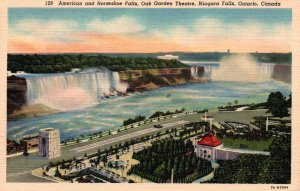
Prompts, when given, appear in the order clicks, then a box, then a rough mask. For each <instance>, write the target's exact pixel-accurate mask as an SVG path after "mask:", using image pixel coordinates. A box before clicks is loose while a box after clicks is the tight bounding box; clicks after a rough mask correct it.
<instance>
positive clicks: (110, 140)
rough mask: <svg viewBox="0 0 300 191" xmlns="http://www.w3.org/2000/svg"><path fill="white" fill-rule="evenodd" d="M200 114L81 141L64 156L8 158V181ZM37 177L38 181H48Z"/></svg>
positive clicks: (64, 151) (66, 149)
mask: <svg viewBox="0 0 300 191" xmlns="http://www.w3.org/2000/svg"><path fill="white" fill-rule="evenodd" d="M199 119H200V117H199V116H198V114H192V115H184V116H179V117H177V118H171V119H166V120H162V121H160V122H154V123H151V124H150V123H149V124H145V125H142V126H140V127H138V128H133V129H128V130H127V131H123V132H120V133H118V134H116V135H111V136H107V137H103V138H102V139H98V140H92V141H89V142H85V143H79V144H76V145H70V146H63V147H62V148H61V153H62V156H61V157H58V158H56V159H51V160H49V159H45V158H42V157H40V156H38V153H32V154H30V155H29V156H27V157H25V156H16V157H11V158H7V181H8V182H27V181H30V180H32V177H33V176H32V175H31V174H30V171H31V170H34V169H36V168H39V167H42V166H46V165H48V164H49V162H50V161H52V162H56V161H61V160H62V159H65V160H68V159H71V158H73V157H80V156H83V155H84V154H85V153H87V154H89V153H94V152H97V151H98V149H100V150H104V149H105V148H109V147H110V146H114V145H116V144H117V145H118V144H119V143H120V142H121V143H124V142H125V141H130V140H131V139H134V138H138V137H141V136H145V135H152V134H156V133H157V132H164V131H166V130H167V129H171V128H174V127H175V128H179V127H181V126H182V124H184V123H187V122H189V121H199ZM154 124H161V125H162V126H163V127H162V128H153V125H154ZM40 179H41V178H38V177H36V178H35V179H34V180H35V181H36V182H40V181H43V182H45V181H47V180H44V179H41V180H40Z"/></svg>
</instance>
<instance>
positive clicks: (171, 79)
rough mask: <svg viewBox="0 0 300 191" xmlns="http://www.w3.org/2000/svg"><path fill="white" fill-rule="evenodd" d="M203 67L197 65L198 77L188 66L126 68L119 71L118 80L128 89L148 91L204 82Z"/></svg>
mask: <svg viewBox="0 0 300 191" xmlns="http://www.w3.org/2000/svg"><path fill="white" fill-rule="evenodd" d="M203 74H204V68H203V67H198V77H197V78H195V77H193V76H192V74H191V69H190V68H168V69H149V70H127V71H121V72H119V75H120V80H121V81H122V82H126V83H127V84H128V91H131V92H135V91H148V90H153V89H157V88H160V87H165V86H171V85H179V84H187V83H193V82H204V81H205V79H204V77H203Z"/></svg>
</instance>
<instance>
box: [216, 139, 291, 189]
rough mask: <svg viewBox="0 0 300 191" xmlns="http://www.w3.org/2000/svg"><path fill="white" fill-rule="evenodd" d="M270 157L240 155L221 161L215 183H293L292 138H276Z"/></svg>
mask: <svg viewBox="0 0 300 191" xmlns="http://www.w3.org/2000/svg"><path fill="white" fill-rule="evenodd" d="M269 150H270V156H265V155H250V154H249V155H246V154H245V155H240V156H239V157H238V158H237V159H235V160H232V161H219V163H220V165H221V166H220V167H219V168H217V169H216V171H215V174H214V178H213V180H212V181H210V182H213V183H273V184H274V183H275V184H277V183H278V184H287V183H290V181H291V137H290V135H281V136H279V137H276V138H275V139H274V140H273V142H272V144H271V145H270V147H269Z"/></svg>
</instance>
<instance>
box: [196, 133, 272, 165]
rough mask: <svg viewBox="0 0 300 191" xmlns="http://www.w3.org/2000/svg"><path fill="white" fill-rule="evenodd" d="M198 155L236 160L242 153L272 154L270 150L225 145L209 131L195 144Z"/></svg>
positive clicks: (215, 158)
mask: <svg viewBox="0 0 300 191" xmlns="http://www.w3.org/2000/svg"><path fill="white" fill-rule="evenodd" d="M195 152H196V156H197V157H200V158H203V159H207V160H234V159H235V158H237V157H238V156H239V155H241V154H259V155H270V153H269V152H264V151H253V150H245V149H232V148H226V147H224V145H223V143H222V142H221V141H220V140H219V139H218V138H217V137H216V136H214V134H213V133H212V132H209V133H208V134H207V135H206V136H204V137H203V138H202V139H201V140H200V141H198V142H197V144H196V145H195Z"/></svg>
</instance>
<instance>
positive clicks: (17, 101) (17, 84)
mask: <svg viewBox="0 0 300 191" xmlns="http://www.w3.org/2000/svg"><path fill="white" fill-rule="evenodd" d="M26 91H27V84H26V80H25V79H24V78H20V77H16V76H9V77H7V114H11V113H13V112H14V111H15V110H20V109H21V108H22V107H23V106H24V105H26Z"/></svg>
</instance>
